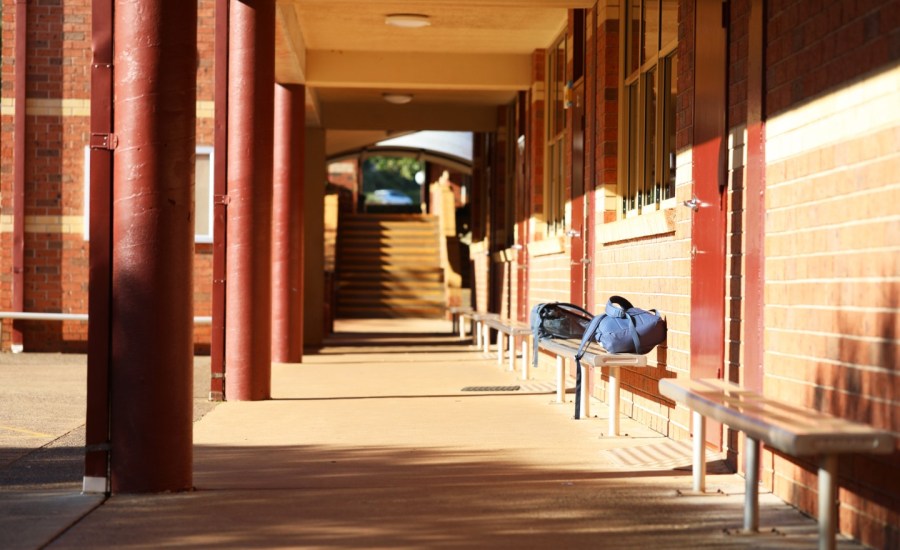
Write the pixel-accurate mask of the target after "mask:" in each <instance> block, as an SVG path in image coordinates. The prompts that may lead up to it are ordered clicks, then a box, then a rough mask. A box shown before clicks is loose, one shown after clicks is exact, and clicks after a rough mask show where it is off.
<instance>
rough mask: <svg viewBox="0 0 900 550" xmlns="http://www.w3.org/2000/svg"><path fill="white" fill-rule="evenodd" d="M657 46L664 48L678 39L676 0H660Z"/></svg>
mask: <svg viewBox="0 0 900 550" xmlns="http://www.w3.org/2000/svg"><path fill="white" fill-rule="evenodd" d="M660 11H661V12H662V13H661V14H660V15H661V17H660V20H661V25H660V33H659V34H660V36H659V46H660V48H665V47H666V46H668V45H669V44H670V43H671V42H673V41H675V40H677V39H678V0H662V5H661V6H660Z"/></svg>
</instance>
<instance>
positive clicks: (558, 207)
mask: <svg viewBox="0 0 900 550" xmlns="http://www.w3.org/2000/svg"><path fill="white" fill-rule="evenodd" d="M566 76H567V75H566V35H565V34H563V35H562V36H560V37H559V38H558V39H557V40H556V42H555V43H554V44H553V47H551V48H550V49H549V50H548V52H547V157H546V159H545V162H546V166H547V178H546V180H545V181H546V184H545V187H544V203H545V206H544V213H545V215H546V219H547V231H548V233H551V234H552V233H556V232H559V231H562V230H563V226H564V225H565V217H566V181H565V179H566V178H565V144H566V139H565V138H566V112H565V91H566V83H567V82H568V80H567V78H566Z"/></svg>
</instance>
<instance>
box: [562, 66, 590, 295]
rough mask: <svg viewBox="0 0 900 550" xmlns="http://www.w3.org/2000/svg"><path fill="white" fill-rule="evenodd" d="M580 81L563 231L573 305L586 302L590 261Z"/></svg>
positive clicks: (574, 109)
mask: <svg viewBox="0 0 900 550" xmlns="http://www.w3.org/2000/svg"><path fill="white" fill-rule="evenodd" d="M582 82H584V81H583V80H582V81H580V82H579V84H578V86H577V87H576V88H575V89H574V90H572V201H571V204H572V227H571V228H570V229H569V231H568V232H567V233H566V234H567V235H568V236H569V237H570V239H571V240H570V244H571V246H572V248H571V262H570V264H571V274H570V281H571V290H570V298H569V300H570V301H571V302H572V303H573V304H576V305H579V306H584V305H586V304H587V301H586V299H585V290H586V288H587V287H586V285H585V278H586V275H587V269H586V268H587V264H588V262H589V261H590V259H589V258H588V254H587V249H586V248H585V243H586V242H588V240H587V235H586V230H587V225H586V224H585V223H584V222H585V211H586V210H585V193H584V87H583V86H582V84H581V83H582Z"/></svg>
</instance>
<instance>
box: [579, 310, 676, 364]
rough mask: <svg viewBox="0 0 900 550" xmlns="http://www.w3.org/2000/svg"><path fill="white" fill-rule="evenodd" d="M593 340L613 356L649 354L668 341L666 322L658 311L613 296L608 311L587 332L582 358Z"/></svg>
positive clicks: (592, 322)
mask: <svg viewBox="0 0 900 550" xmlns="http://www.w3.org/2000/svg"><path fill="white" fill-rule="evenodd" d="M591 340H596V341H597V342H599V343H600V345H601V346H603V348H604V349H605V350H606V351H608V352H610V353H640V354H644V353H649V352H650V350H652V349H653V348H654V347H656V346H657V344H661V343H663V342H665V341H666V319H665V317H663V316H662V315H661V314H660V313H659V312H658V311H656V310H655V309H651V310H649V311H648V310H643V309H640V308H636V307H634V306H633V305H631V302H629V301H628V300H626V299H625V298H623V297H621V296H612V297H611V298H610V299H609V301H608V302H606V310H605V312H604V313H602V314H600V315H597V316H596V317H594V318H593V319H592V320H591V324H590V325H589V326H588V327H587V329H585V331H584V336H583V337H582V339H581V348H580V349H579V350H578V355H577V357H578V358H579V359H580V358H581V356H582V355H583V354H584V353H583V352H584V347H585V346H586V345H587V344H588V342H590V341H591Z"/></svg>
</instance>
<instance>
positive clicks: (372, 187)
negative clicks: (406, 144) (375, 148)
mask: <svg viewBox="0 0 900 550" xmlns="http://www.w3.org/2000/svg"><path fill="white" fill-rule="evenodd" d="M424 169H425V163H424V162H420V161H418V160H416V159H415V158H412V157H369V158H367V159H366V160H365V161H363V163H362V181H363V188H362V192H363V193H364V194H365V195H369V194H371V193H373V192H374V191H376V190H378V189H397V190H399V191H402V192H403V193H404V194H406V195H409V197H410V198H411V199H412V201H413V204H419V203H420V202H421V201H420V189H421V186H420V185H419V184H418V183H416V173H418V172H421V171H422V170H424Z"/></svg>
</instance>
